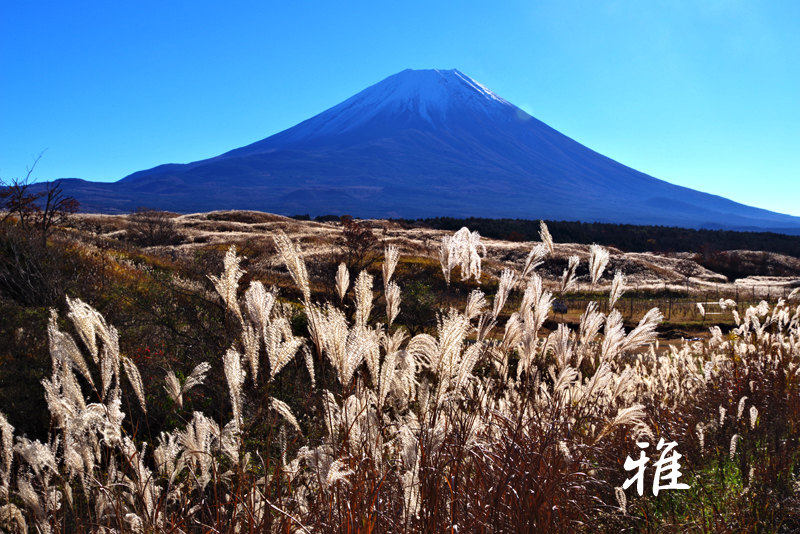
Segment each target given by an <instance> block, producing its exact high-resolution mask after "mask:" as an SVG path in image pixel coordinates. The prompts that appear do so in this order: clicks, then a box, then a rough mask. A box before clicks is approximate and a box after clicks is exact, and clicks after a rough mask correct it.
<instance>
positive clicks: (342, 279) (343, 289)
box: [336, 262, 350, 302]
mask: <svg viewBox="0 0 800 534" xmlns="http://www.w3.org/2000/svg"><path fill="white" fill-rule="evenodd" d="M348 287H350V272H349V271H348V270H347V265H345V264H344V262H342V263H340V264H339V269H338V270H337V271H336V292H337V293H338V294H339V302H344V296H345V295H347V288H348Z"/></svg>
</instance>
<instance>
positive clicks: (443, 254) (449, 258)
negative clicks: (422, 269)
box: [439, 236, 456, 286]
mask: <svg viewBox="0 0 800 534" xmlns="http://www.w3.org/2000/svg"><path fill="white" fill-rule="evenodd" d="M452 241H453V240H452V238H451V237H450V236H444V237H442V243H441V245H440V246H439V265H441V267H442V274H443V275H444V279H445V281H447V285H448V286H449V285H450V272H451V271H452V270H453V267H455V265H456V263H455V253H454V250H453V243H452Z"/></svg>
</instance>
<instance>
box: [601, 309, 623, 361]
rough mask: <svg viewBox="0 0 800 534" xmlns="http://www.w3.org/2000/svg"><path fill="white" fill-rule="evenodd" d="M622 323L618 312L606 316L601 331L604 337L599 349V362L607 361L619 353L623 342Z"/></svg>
mask: <svg viewBox="0 0 800 534" xmlns="http://www.w3.org/2000/svg"><path fill="white" fill-rule="evenodd" d="M622 321H623V318H622V314H621V313H620V312H619V311H618V310H613V311H612V312H611V313H609V314H608V317H607V318H606V326H605V330H604V331H603V334H604V336H605V337H604V339H603V344H602V346H601V349H600V360H601V361H608V360H609V359H611V358H613V357H614V356H616V355H617V354H618V353H619V351H620V348H621V347H622V343H623V342H624V341H625V328H624V327H623V324H622Z"/></svg>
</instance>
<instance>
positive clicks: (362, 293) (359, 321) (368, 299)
mask: <svg viewBox="0 0 800 534" xmlns="http://www.w3.org/2000/svg"><path fill="white" fill-rule="evenodd" d="M353 290H354V291H355V294H356V295H355V296H356V317H355V324H356V326H357V327H360V328H365V327H366V326H367V321H369V314H370V311H372V297H373V295H372V276H371V275H369V274H367V271H361V272H360V273H359V274H358V278H356V283H355V286H354V287H353Z"/></svg>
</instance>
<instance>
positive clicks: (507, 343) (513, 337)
mask: <svg viewBox="0 0 800 534" xmlns="http://www.w3.org/2000/svg"><path fill="white" fill-rule="evenodd" d="M524 326H525V325H524V323H523V322H522V319H521V318H520V316H519V314H518V313H517V312H514V313H512V314H511V317H509V318H508V321H506V328H505V333H504V334H503V350H504V351H505V352H508V351H510V350H511V349H513V348H514V347H516V346H517V345H519V343H520V340H521V339H522V334H523V332H524Z"/></svg>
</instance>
